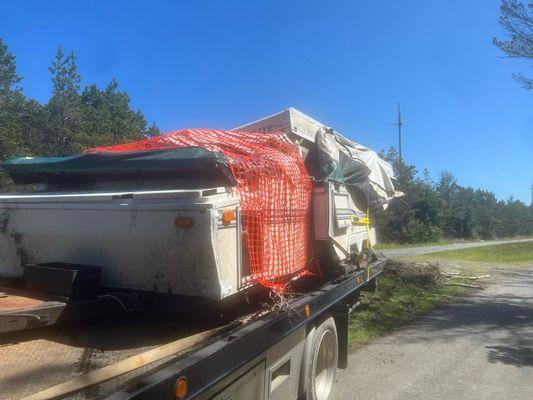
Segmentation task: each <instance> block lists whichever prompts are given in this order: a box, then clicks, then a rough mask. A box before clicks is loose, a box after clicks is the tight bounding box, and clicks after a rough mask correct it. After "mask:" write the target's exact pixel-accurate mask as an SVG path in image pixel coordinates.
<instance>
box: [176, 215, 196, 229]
mask: <svg viewBox="0 0 533 400" xmlns="http://www.w3.org/2000/svg"><path fill="white" fill-rule="evenodd" d="M174 225H175V226H176V228H192V226H193V225H194V221H193V220H192V218H189V217H176V219H174Z"/></svg>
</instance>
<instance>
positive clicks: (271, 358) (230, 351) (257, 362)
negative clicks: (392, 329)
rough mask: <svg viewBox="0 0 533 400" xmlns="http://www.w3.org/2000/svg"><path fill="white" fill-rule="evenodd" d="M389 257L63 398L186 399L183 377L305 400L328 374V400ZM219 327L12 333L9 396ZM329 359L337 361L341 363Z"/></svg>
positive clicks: (6, 350)
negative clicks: (351, 333) (357, 310)
mask: <svg viewBox="0 0 533 400" xmlns="http://www.w3.org/2000/svg"><path fill="white" fill-rule="evenodd" d="M384 262H385V260H379V261H376V262H374V263H372V264H370V265H369V266H368V267H367V268H365V269H362V270H359V271H356V272H353V273H350V274H346V275H343V276H341V277H339V278H337V279H335V280H332V281H326V282H323V283H322V284H321V285H319V286H317V287H315V289H314V290H312V291H310V292H307V293H303V294H296V295H294V297H293V298H292V299H290V300H289V301H287V302H285V303H284V304H283V305H282V306H281V307H279V308H278V309H274V310H271V311H268V312H263V313H256V315H254V316H251V317H244V320H246V321H247V322H246V323H243V324H241V325H240V326H238V327H233V328H232V329H230V330H229V331H227V332H225V333H223V334H221V335H218V336H217V337H216V338H215V339H213V340H209V341H206V342H205V343H202V344H200V345H198V346H195V348H192V349H188V350H187V351H185V352H182V353H181V354H175V355H173V356H171V357H167V358H165V359H164V360H161V361H160V362H156V363H153V364H149V365H146V366H143V367H142V368H139V369H138V370H135V371H134V372H133V373H130V374H127V375H123V376H120V377H118V378H116V379H112V380H109V381H107V382H102V383H101V384H98V385H95V386H92V387H90V388H87V389H85V390H84V391H81V392H78V393H72V394H70V395H68V396H62V397H61V398H69V399H87V398H99V399H104V398H105V399H108V400H118V399H121V400H125V399H130V400H133V399H173V400H175V399H177V398H180V397H176V384H177V382H178V381H179V380H182V381H185V382H186V383H185V386H186V395H185V397H182V398H183V399H217V400H221V399H290V398H294V399H296V398H302V396H304V397H303V398H306V397H305V393H306V391H307V390H308V389H309V387H310V385H315V386H313V387H316V385H317V382H315V381H317V380H318V379H319V378H317V376H318V375H320V373H322V376H321V377H320V379H322V381H321V382H322V383H320V382H319V383H318V386H320V385H322V386H320V387H319V388H318V392H320V390H322V392H320V393H322V396H320V395H319V396H315V397H307V398H309V399H315V398H316V399H320V400H323V399H325V398H327V396H328V395H329V391H330V389H331V385H332V382H331V383H328V382H329V380H330V378H331V373H333V378H334V372H335V370H336V368H337V367H338V368H345V367H346V364H347V352H348V317H349V315H350V312H351V311H352V309H353V306H354V304H355V303H356V301H357V298H358V296H359V294H360V291H361V290H363V289H369V288H372V287H375V283H376V278H377V276H378V275H379V274H380V273H381V270H382V267H383V264H384ZM332 321H333V322H334V326H333V328H331V323H332ZM214 326H217V325H216V322H210V321H205V320H204V321H202V318H201V317H200V318H198V320H197V321H196V322H195V323H191V322H187V323H185V322H184V321H181V322H180V319H179V318H177V319H172V318H165V317H159V318H157V317H156V318H155V319H153V318H152V317H150V316H139V317H138V318H137V319H135V318H131V316H120V317H115V318H110V319H107V320H103V321H102V320H96V321H89V322H83V323H78V324H74V325H65V326H54V327H48V328H42V329H38V330H33V331H25V332H13V333H11V334H8V335H3V337H1V339H0V340H1V341H2V347H0V368H1V369H2V371H4V372H3V373H2V375H1V377H0V387H1V388H2V390H1V393H0V398H1V399H15V398H24V397H26V396H29V395H31V394H33V393H36V392H39V391H42V390H44V389H47V388H49V387H51V386H54V385H57V384H60V383H63V382H65V381H68V380H69V379H72V378H76V377H78V376H80V375H82V374H84V373H87V372H90V371H91V370H94V369H96V368H99V367H102V366H105V365H112V364H113V363H115V362H117V361H120V360H122V359H125V358H127V357H130V356H132V355H135V354H138V353H140V352H142V351H145V350H147V349H151V348H154V347H157V346H159V345H162V344H164V343H168V342H169V341H172V340H176V339H177V338H180V337H186V336H187V335H190V334H193V333H196V332H199V331H202V330H205V329H209V328H213V327H214ZM324 326H326V328H328V326H329V327H330V329H329V331H333V332H334V333H335V336H336V337H335V338H333V337H332V335H331V334H329V335H326V336H324V338H326V339H324V340H326V342H327V343H325V346H326V353H324V354H325V355H323V354H322V353H321V354H320V355H318V354H315V353H317V351H318V352H319V351H320V348H322V347H320V346H319V345H320V343H318V344H317V340H318V338H317V335H325V334H324ZM327 332H328V329H326V333H327ZM330 333H331V332H330ZM328 338H329V339H328ZM328 340H329V342H328ZM317 346H318V347H320V348H317ZM328 346H329V347H328ZM333 347H334V348H333ZM25 357H28V359H25ZM10 360H11V361H10ZM32 360H33V362H32ZM320 360H322V361H320ZM328 360H329V361H328ZM320 362H322V364H324V363H325V365H322V366H320V365H318V364H320ZM328 362H329V363H330V364H331V363H332V362H334V363H335V365H334V366H330V367H333V368H332V369H331V368H330V367H328V365H327V364H328ZM317 363H318V364H317ZM317 365H318V366H317ZM317 368H318V369H321V368H322V369H324V371H318V372H317ZM313 371H314V372H313ZM315 375H316V376H315ZM311 381H312V382H311ZM328 385H329V386H328ZM324 395H325V397H324Z"/></svg>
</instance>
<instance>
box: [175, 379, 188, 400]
mask: <svg viewBox="0 0 533 400" xmlns="http://www.w3.org/2000/svg"><path fill="white" fill-rule="evenodd" d="M188 390H189V384H188V383H187V379H185V378H183V377H182V378H179V379H178V381H177V382H176V385H175V386H174V398H176V400H182V399H184V398H185V396H187V392H188Z"/></svg>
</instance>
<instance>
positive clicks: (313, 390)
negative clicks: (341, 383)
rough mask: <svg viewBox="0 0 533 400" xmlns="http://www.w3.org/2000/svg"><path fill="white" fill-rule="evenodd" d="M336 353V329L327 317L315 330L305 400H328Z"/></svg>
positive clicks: (335, 371)
mask: <svg viewBox="0 0 533 400" xmlns="http://www.w3.org/2000/svg"><path fill="white" fill-rule="evenodd" d="M338 353H339V341H338V338H337V327H336V326H335V320H334V319H333V317H329V318H327V319H325V320H324V321H322V323H321V324H320V325H319V326H318V327H317V328H316V333H315V336H314V343H313V346H312V352H311V355H312V356H311V357H309V360H308V362H309V363H310V365H309V366H308V368H307V371H309V372H308V373H309V376H308V379H307V390H306V393H305V400H327V399H328V397H329V394H330V393H331V389H332V387H333V383H334V382H335V375H336V374H337V362H338V357H339V354H338Z"/></svg>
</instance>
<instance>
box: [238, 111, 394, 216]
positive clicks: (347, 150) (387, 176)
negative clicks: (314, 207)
mask: <svg viewBox="0 0 533 400" xmlns="http://www.w3.org/2000/svg"><path fill="white" fill-rule="evenodd" d="M235 130H242V131H253V132H284V133H286V134H288V135H289V136H290V137H292V138H293V139H296V140H298V141H301V140H302V139H303V140H304V141H308V142H312V143H315V145H316V146H317V147H318V149H319V152H322V154H323V155H326V157H327V158H329V159H331V160H333V161H332V164H336V165H329V166H328V167H329V168H330V170H329V171H323V172H325V173H326V174H331V178H332V179H334V177H333V175H335V171H334V169H335V168H336V167H339V168H338V169H341V170H342V172H341V174H343V175H344V182H345V183H346V184H347V185H350V184H354V185H358V186H359V189H361V190H363V191H365V192H368V191H369V190H368V188H362V187H363V186H364V185H363V183H364V182H368V184H369V185H370V187H371V189H372V192H373V193H372V197H374V198H376V197H377V198H378V199H379V200H380V201H379V203H380V205H382V206H383V207H384V208H386V207H387V204H388V202H389V201H390V200H392V199H393V198H394V197H399V196H401V195H402V193H401V192H397V191H396V190H395V189H394V172H393V170H392V166H391V165H390V164H389V163H388V162H386V161H385V160H383V159H382V158H380V157H379V155H378V154H377V153H376V152H375V151H373V150H371V149H369V148H368V147H365V146H363V145H361V144H359V143H356V142H354V141H352V140H350V139H348V138H346V137H345V136H343V135H342V134H340V133H338V132H336V131H334V130H333V129H331V128H329V127H327V126H326V125H324V124H322V123H321V122H319V121H317V120H315V119H313V118H311V117H309V116H308V115H306V114H304V113H302V112H301V111H298V110H296V109H294V108H288V109H286V110H283V111H281V112H279V113H276V114H272V115H270V116H268V117H265V118H262V119H259V120H257V121H254V122H251V123H249V124H246V125H242V126H239V127H238V128H235ZM306 147H309V146H306ZM319 158H320V157H319ZM323 158H324V157H323ZM339 172H340V171H337V178H340V177H339ZM363 181H364V182H363ZM366 186H368V185H366ZM367 195H370V194H369V193H367Z"/></svg>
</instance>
